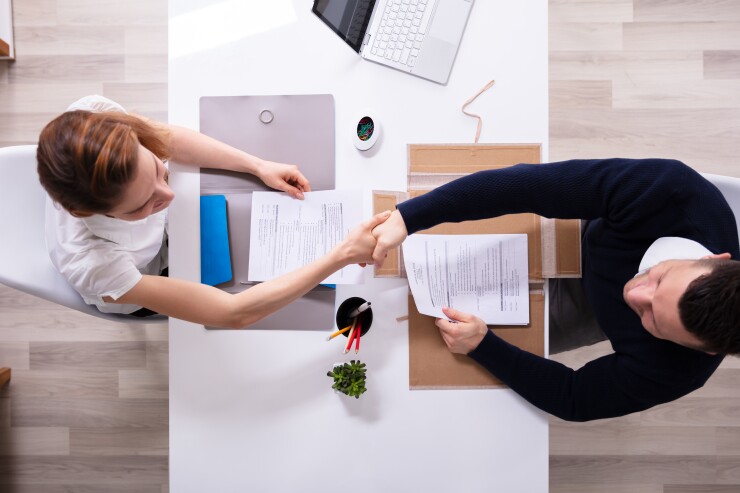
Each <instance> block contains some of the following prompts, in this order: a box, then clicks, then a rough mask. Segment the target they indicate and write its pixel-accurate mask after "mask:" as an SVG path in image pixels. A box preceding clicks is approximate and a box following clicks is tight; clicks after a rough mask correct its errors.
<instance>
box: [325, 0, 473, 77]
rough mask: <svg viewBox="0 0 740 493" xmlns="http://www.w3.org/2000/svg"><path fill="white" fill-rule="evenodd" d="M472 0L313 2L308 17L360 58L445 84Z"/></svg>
mask: <svg viewBox="0 0 740 493" xmlns="http://www.w3.org/2000/svg"><path fill="white" fill-rule="evenodd" d="M472 6H473V0H314V3H313V9H312V11H313V13H314V14H316V15H317V16H318V17H319V18H320V19H321V20H322V21H324V23H325V24H326V25H327V26H329V27H330V28H331V29H332V31H334V32H335V33H337V34H338V35H339V37H340V38H342V39H343V40H344V41H345V42H346V43H347V44H348V45H349V46H350V47H352V49H353V50H355V51H356V52H358V53H359V54H360V55H361V56H362V57H363V58H365V59H367V60H370V61H373V62H377V63H380V64H383V65H387V66H389V67H392V68H395V69H397V70H401V71H403V72H407V73H409V74H412V75H416V76H418V77H422V78H424V79H428V80H431V81H434V82H437V83H439V84H446V83H447V80H448V79H449V77H450V72H451V71H452V64H453V63H454V61H455V56H456V55H457V49H458V47H459V46H460V41H461V40H462V35H463V31H464V30H465V24H467V22H468V17H469V15H470V9H471V8H472Z"/></svg>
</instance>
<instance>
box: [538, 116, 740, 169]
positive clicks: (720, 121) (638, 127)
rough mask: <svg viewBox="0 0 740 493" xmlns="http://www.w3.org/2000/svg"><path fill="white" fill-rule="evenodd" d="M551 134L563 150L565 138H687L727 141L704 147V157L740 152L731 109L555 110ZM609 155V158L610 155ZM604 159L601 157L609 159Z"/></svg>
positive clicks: (739, 124) (739, 123) (739, 127)
mask: <svg viewBox="0 0 740 493" xmlns="http://www.w3.org/2000/svg"><path fill="white" fill-rule="evenodd" d="M550 133H551V134H552V138H553V139H554V140H556V141H557V142H558V148H560V146H561V143H562V142H563V139H591V140H594V141H598V140H600V139H608V138H631V139H635V140H636V141H639V139H641V138H660V139H664V140H666V141H673V142H675V143H676V144H680V142H681V141H682V140H685V139H686V138H692V139H699V140H701V141H702V142H704V141H705V139H709V138H719V139H727V140H726V141H725V142H724V143H723V145H722V146H720V147H719V148H712V147H707V146H703V151H704V154H705V156H710V157H711V156H712V155H713V154H714V153H715V152H718V151H719V152H724V151H725V150H726V149H729V150H735V149H739V147H738V146H740V144H737V143H735V142H733V141H731V140H730V139H733V138H735V137H736V136H740V111H738V110H737V109H732V108H711V109H692V110H673V109H665V110H660V111H655V110H650V109H646V108H635V109H611V110H608V111H604V110H603V109H601V108H578V107H570V108H568V107H554V108H552V110H551V111H550ZM607 156H608V155H607ZM607 156H602V157H607Z"/></svg>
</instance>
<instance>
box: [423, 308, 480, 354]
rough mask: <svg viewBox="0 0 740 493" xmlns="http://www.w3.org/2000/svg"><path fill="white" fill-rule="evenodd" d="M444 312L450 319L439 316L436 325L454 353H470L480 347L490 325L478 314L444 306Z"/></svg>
mask: <svg viewBox="0 0 740 493" xmlns="http://www.w3.org/2000/svg"><path fill="white" fill-rule="evenodd" d="M442 312H443V313H444V314H445V315H446V316H447V317H448V318H449V319H450V320H445V319H444V318H438V319H437V321H436V322H435V325H437V327H438V328H439V333H440V334H441V335H442V339H444V341H445V344H447V348H448V349H449V350H450V351H451V352H453V353H458V354H468V353H469V352H470V351H472V350H473V349H475V348H477V347H478V345H479V344H480V343H481V341H482V340H483V338H484V337H485V336H486V334H487V333H488V326H487V325H486V324H485V323H483V320H481V319H479V318H478V317H476V316H473V315H470V314H469V313H463V312H460V311H457V310H455V309H454V308H442Z"/></svg>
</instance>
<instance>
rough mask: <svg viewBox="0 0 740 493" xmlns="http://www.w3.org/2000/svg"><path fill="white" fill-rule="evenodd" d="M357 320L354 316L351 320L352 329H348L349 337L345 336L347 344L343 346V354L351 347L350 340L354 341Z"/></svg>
mask: <svg viewBox="0 0 740 493" xmlns="http://www.w3.org/2000/svg"><path fill="white" fill-rule="evenodd" d="M358 322H359V319H358V318H355V319H354V321H353V322H352V329H351V330H350V331H349V337H347V345H346V346H345V347H344V354H347V353H349V348H351V347H352V341H354V340H355V337H356V336H357V332H358V330H357V329H358V325H359V324H358Z"/></svg>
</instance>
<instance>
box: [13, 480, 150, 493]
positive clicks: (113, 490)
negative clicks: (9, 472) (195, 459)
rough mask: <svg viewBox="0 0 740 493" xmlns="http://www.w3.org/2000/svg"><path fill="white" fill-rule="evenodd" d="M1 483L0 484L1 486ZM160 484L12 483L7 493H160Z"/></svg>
mask: <svg viewBox="0 0 740 493" xmlns="http://www.w3.org/2000/svg"><path fill="white" fill-rule="evenodd" d="M1 486H2V485H0V487H1ZM160 492H161V486H160V485H159V484H158V483H153V484H125V483H124V484H110V483H105V482H103V483H99V484H80V483H75V482H69V483H66V484H65V483H57V484H34V483H29V484H17V483H16V484H13V485H12V489H9V490H8V493H160Z"/></svg>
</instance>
